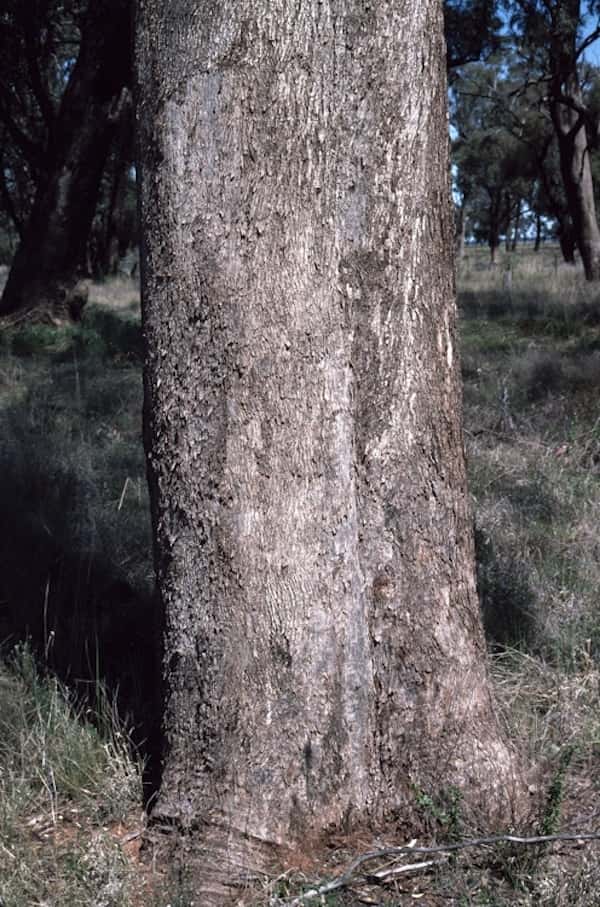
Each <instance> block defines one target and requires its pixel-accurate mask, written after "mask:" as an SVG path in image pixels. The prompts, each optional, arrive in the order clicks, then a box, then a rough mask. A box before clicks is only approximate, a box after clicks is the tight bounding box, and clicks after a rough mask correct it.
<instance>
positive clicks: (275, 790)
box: [137, 0, 515, 905]
mask: <svg viewBox="0 0 600 907" xmlns="http://www.w3.org/2000/svg"><path fill="white" fill-rule="evenodd" d="M200 6H204V4H201V5H200ZM137 75H138V80H139V86H138V91H139V110H138V116H139V123H140V134H139V151H140V162H139V164H140V167H139V172H140V175H141V184H140V189H141V222H142V229H143V235H144V239H143V244H142V249H143V257H142V261H143V266H142V278H143V312H144V316H143V317H144V335H145V338H146V343H147V369H146V372H145V388H146V444H147V452H148V463H149V475H150V483H151V497H152V503H153V522H154V532H155V560H156V570H157V577H158V586H159V590H160V595H161V599H162V606H163V609H164V623H165V628H164V631H165V644H164V680H165V687H166V694H165V705H164V733H165V752H164V773H163V778H162V785H161V790H160V795H159V799H158V803H157V806H156V812H155V816H156V818H157V820H160V821H171V822H174V823H175V824H176V825H182V826H186V827H188V828H193V829H195V830H196V836H195V838H194V842H195V848H196V849H195V853H196V856H197V862H196V864H195V866H194V869H195V873H196V876H197V878H196V886H195V890H196V892H197V893H198V895H199V897H200V899H201V902H202V904H203V905H212V904H224V903H225V902H226V899H227V891H228V889H227V879H228V878H229V879H230V878H231V877H233V876H239V874H240V872H243V871H244V870H248V869H252V868H260V867H261V866H263V867H264V866H265V865H268V863H269V859H270V857H271V856H273V854H275V853H277V851H278V849H279V848H285V847H293V848H295V849H296V852H297V853H302V850H303V848H305V847H307V846H308V844H309V841H310V840H314V838H315V836H316V835H319V834H321V833H322V832H323V831H324V830H325V829H327V828H341V827H344V828H346V829H350V828H352V827H353V826H354V825H356V824H362V823H365V822H372V823H374V824H375V823H378V822H381V821H382V820H384V819H391V818H400V819H401V820H402V821H403V822H404V821H405V822H410V821H411V820H413V821H414V820H415V819H416V816H417V813H418V805H417V800H418V799H419V794H420V793H427V794H428V795H431V796H435V795H436V794H437V793H439V792H440V790H442V789H444V788H447V786H448V785H455V786H457V788H459V789H460V791H461V794H462V796H463V806H464V811H465V814H466V815H468V816H470V817H471V818H473V817H476V818H478V819H480V820H482V821H488V820H489V819H490V814H496V815H497V816H501V815H502V816H506V814H507V801H508V800H509V799H510V798H511V796H512V795H513V793H514V789H513V782H514V778H515V776H514V773H513V767H512V762H511V757H510V754H509V750H508V749H507V747H506V745H505V743H504V741H503V738H502V734H501V732H500V730H499V728H498V724H497V721H496V718H495V715H494V710H493V707H492V703H491V700H490V693H489V689H488V683H487V679H486V672H485V645H484V640H483V634H482V630H481V625H480V618H479V611H478V601H477V596H476V591H475V583H474V564H473V542H472V534H471V525H472V523H471V515H470V510H469V502H468V495H467V490H466V484H465V469H464V462H463V454H462V438H461V404H460V386H459V370H458V366H457V353H456V349H457V342H456V328H455V304H454V288H453V262H452V246H453V235H454V232H453V224H452V215H451V209H450V193H449V184H448V172H449V171H448V160H447V147H446V146H447V142H446V141H445V138H444V136H445V133H446V85H445V75H444V46H443V40H442V16H441V6H440V4H439V3H438V2H437V0H423V2H422V3H419V4H417V5H415V4H412V3H409V2H408V0H402V2H401V0H398V2H396V3H393V4H383V3H381V4H373V5H371V6H370V7H365V5H364V4H363V3H359V2H358V0H325V2H323V3H319V4H316V3H313V2H310V0H300V2H294V3H291V2H287V0H285V2H282V3H278V4H276V6H271V5H270V4H266V3H264V2H258V0H254V2H250V0H248V2H246V3H244V4H243V5H241V4H236V3H233V2H223V3H221V4H219V5H217V6H214V7H213V6H211V15H210V16H209V17H207V16H204V15H201V14H200V13H199V10H198V4H197V3H196V2H192V0H181V2H179V3H178V4H177V5H176V7H174V6H173V4H171V3H167V2H165V0H144V2H143V3H141V4H140V6H139V17H138V29H137Z"/></svg>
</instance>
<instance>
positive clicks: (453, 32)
mask: <svg viewBox="0 0 600 907" xmlns="http://www.w3.org/2000/svg"><path fill="white" fill-rule="evenodd" d="M497 5H498V4H497V0H445V3H444V27H445V34H446V53H447V65H448V69H449V70H453V69H457V68H458V67H460V66H464V65H465V64H466V63H472V62H474V61H476V60H482V59H486V58H487V57H490V56H491V55H492V54H493V53H494V52H495V51H497V50H498V48H499V47H500V29H501V26H502V21H501V19H500V17H499V16H498V12H497Z"/></svg>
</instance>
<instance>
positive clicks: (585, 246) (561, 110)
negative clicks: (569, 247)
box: [550, 71, 600, 280]
mask: <svg viewBox="0 0 600 907" xmlns="http://www.w3.org/2000/svg"><path fill="white" fill-rule="evenodd" d="M560 88H561V89H562V92H564V95H565V96H566V97H567V98H569V99H570V100H571V101H572V102H573V103H574V104H575V105H578V106H580V107H582V106H583V104H582V97H581V90H580V88H579V80H578V77H577V73H576V71H575V72H573V73H570V74H569V76H568V77H567V78H566V79H565V80H564V82H562V81H561V82H560ZM556 94H557V95H560V91H559V90H558V89H557V90H556ZM550 110H551V114H552V121H553V123H554V128H555V131H556V136H557V139H558V149H559V154H560V171H561V176H562V180H563V184H564V187H565V195H566V197H567V204H568V207H569V212H570V214H571V218H572V220H573V227H574V231H575V241H576V243H577V248H578V249H579V253H580V255H581V260H582V262H583V268H584V271H585V276H586V278H587V279H588V280H600V230H599V229H598V221H597V218H596V202H595V199H594V184H593V181H592V168H591V162H590V149H589V145H588V138H587V131H586V126H585V119H584V117H583V116H582V115H581V114H580V113H579V112H577V111H576V110H575V109H573V108H572V107H570V106H568V105H567V104H564V103H560V101H556V100H554V101H553V102H552V103H551V105H550Z"/></svg>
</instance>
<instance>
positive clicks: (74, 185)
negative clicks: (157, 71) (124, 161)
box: [0, 0, 130, 314]
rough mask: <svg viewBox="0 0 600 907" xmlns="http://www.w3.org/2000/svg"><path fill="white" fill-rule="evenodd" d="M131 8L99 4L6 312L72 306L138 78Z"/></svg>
mask: <svg viewBox="0 0 600 907" xmlns="http://www.w3.org/2000/svg"><path fill="white" fill-rule="evenodd" d="M129 19H130V4H129V2H128V0H95V2H93V3H90V6H89V12H88V15H87V17H86V20H85V23H84V28H83V33H82V41H81V48H80V53H79V56H78V59H77V63H76V65H75V68H74V70H73V73H72V76H71V78H70V80H69V84H68V86H67V88H66V90H65V94H64V97H63V100H62V103H61V108H60V112H59V115H58V119H57V123H56V128H55V129H54V131H53V136H54V138H53V140H52V141H51V145H50V148H49V149H48V154H47V160H48V163H47V166H46V174H45V176H43V177H40V182H39V185H38V191H37V194H36V198H35V201H34V204H33V209H32V213H31V216H30V218H29V222H28V224H27V227H26V228H25V231H24V235H23V239H22V241H21V243H20V245H19V248H18V250H17V253H16V255H15V258H14V261H13V264H12V267H11V270H10V274H9V277H8V281H7V283H6V287H5V289H4V293H3V295H2V299H1V300H0V314H9V313H11V312H14V311H17V310H19V309H22V308H34V307H35V306H38V305H42V304H46V303H49V304H51V305H58V306H59V307H66V308H68V305H69V294H70V291H71V288H72V287H73V286H74V284H75V283H76V282H77V279H78V276H79V271H80V269H82V268H83V266H84V263H85V252H86V244H87V239H88V235H89V231H90V226H91V222H92V218H93V216H94V210H95V206H96V201H97V197H98V188H99V184H100V179H101V176H102V171H103V169H104V164H105V161H106V157H107V154H108V150H109V147H110V144H111V141H112V139H113V136H114V134H115V129H116V125H117V123H118V119H119V113H120V105H121V104H122V103H124V102H126V89H125V86H126V85H127V83H128V81H129V78H130V46H129V34H130V28H129Z"/></svg>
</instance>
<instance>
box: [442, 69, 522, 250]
mask: <svg viewBox="0 0 600 907" xmlns="http://www.w3.org/2000/svg"><path fill="white" fill-rule="evenodd" d="M511 87H512V82H511V81H510V80H509V79H508V78H507V76H506V71H505V63H504V62H503V63H502V64H498V63H495V64H488V65H484V64H472V65H470V66H469V67H466V68H465V70H464V71H463V72H461V73H460V75H459V76H458V78H457V79H456V81H455V83H454V86H453V92H452V99H453V103H452V125H453V130H454V141H453V164H454V167H455V189H456V191H457V192H458V194H459V196H460V198H461V200H462V201H461V208H462V209H463V211H462V218H463V220H466V219H467V218H468V220H469V224H470V231H471V233H472V235H474V236H475V238H477V239H479V240H481V241H484V242H487V244H488V246H489V248H490V259H491V263H492V264H495V262H496V253H497V250H498V249H499V247H500V242H501V237H502V236H504V237H509V234H510V230H511V224H512V227H513V234H514V228H515V227H517V229H518V221H519V220H520V218H521V217H522V216H523V214H524V200H525V199H526V198H527V197H528V196H529V195H530V193H531V184H532V182H533V180H534V179H535V176H536V161H535V158H534V156H533V155H532V152H531V147H532V145H531V143H530V142H529V141H527V140H526V139H525V136H524V134H523V132H524V125H525V121H524V120H523V119H522V117H521V115H520V114H519V113H517V112H516V111H515V110H514V109H513V106H514V105H513V104H512V103H511V98H510V91H511ZM515 124H517V125H518V130H517V131H515ZM510 241H511V240H509V242H510Z"/></svg>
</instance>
